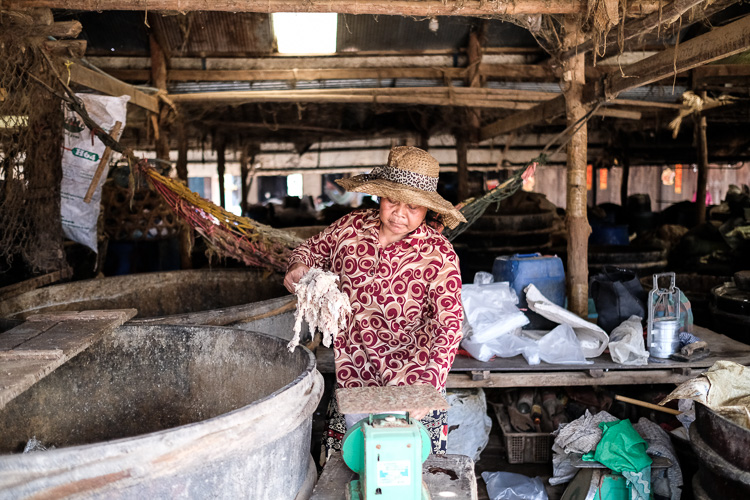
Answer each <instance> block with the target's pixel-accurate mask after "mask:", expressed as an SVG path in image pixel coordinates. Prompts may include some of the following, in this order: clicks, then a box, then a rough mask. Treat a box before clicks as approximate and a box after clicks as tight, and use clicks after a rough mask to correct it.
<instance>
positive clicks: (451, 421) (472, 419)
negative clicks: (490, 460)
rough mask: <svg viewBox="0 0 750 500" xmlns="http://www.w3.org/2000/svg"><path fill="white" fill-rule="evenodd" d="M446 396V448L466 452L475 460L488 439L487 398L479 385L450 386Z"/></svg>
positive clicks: (459, 453) (453, 451) (465, 453)
mask: <svg viewBox="0 0 750 500" xmlns="http://www.w3.org/2000/svg"><path fill="white" fill-rule="evenodd" d="M445 399H446V400H447V401H448V403H449V404H450V405H451V407H450V408H448V450H447V452H448V453H450V454H455V455H466V456H468V457H471V458H472V459H473V460H474V461H475V462H476V461H477V460H479V455H480V454H481V453H482V450H484V448H485V447H486V446H487V442H488V441H489V440H490V430H491V429H492V419H491V418H490V417H489V416H487V399H486V398H485V396H484V391H483V390H482V389H481V388H480V389H457V390H449V391H448V393H447V394H446V396H445Z"/></svg>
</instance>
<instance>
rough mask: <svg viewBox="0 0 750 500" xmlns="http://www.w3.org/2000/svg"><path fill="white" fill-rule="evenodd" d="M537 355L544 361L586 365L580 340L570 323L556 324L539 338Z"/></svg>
mask: <svg viewBox="0 0 750 500" xmlns="http://www.w3.org/2000/svg"><path fill="white" fill-rule="evenodd" d="M538 346H539V357H540V358H541V360H542V361H544V362H545V363H552V364H556V365H588V364H592V363H593V361H587V360H586V358H585V357H584V355H583V349H582V347H581V342H580V341H579V340H578V337H576V334H575V332H574V331H573V327H571V326H570V325H558V326H556V327H555V328H554V329H552V331H550V332H549V333H548V334H547V335H545V336H544V337H542V338H541V339H539V341H538Z"/></svg>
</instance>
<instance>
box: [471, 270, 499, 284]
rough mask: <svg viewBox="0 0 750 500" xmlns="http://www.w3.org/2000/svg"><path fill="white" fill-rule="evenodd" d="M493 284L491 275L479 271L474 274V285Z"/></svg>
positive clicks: (493, 279)
mask: <svg viewBox="0 0 750 500" xmlns="http://www.w3.org/2000/svg"><path fill="white" fill-rule="evenodd" d="M494 282H495V277H494V276H492V273H488V272H487V271H479V272H477V273H475V274H474V284H475V285H489V284H490V283H494Z"/></svg>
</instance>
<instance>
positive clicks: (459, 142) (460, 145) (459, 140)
mask: <svg viewBox="0 0 750 500" xmlns="http://www.w3.org/2000/svg"><path fill="white" fill-rule="evenodd" d="M455 138H456V168H457V170H458V201H459V202H461V201H464V200H465V199H467V198H468V197H469V161H468V158H467V151H468V146H469V144H468V142H469V141H467V140H466V135H465V134H462V133H458V134H456V135H455Z"/></svg>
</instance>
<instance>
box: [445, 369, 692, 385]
mask: <svg viewBox="0 0 750 500" xmlns="http://www.w3.org/2000/svg"><path fill="white" fill-rule="evenodd" d="M603 375H604V376H603V377H600V378H592V377H591V376H590V375H589V374H588V373H586V372H563V371H561V372H502V373H500V372H491V373H490V376H489V378H488V379H487V380H472V379H471V377H470V376H469V375H464V374H460V373H449V374H448V382H447V384H446V387H447V388H449V389H458V388H466V387H553V386H579V385H639V384H681V383H682V382H684V381H686V380H689V379H691V378H693V376H692V375H681V374H679V373H675V372H674V371H672V370H637V369H633V370H620V371H610V372H604V374H603Z"/></svg>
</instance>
